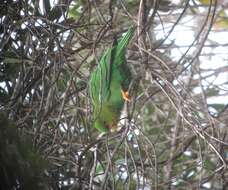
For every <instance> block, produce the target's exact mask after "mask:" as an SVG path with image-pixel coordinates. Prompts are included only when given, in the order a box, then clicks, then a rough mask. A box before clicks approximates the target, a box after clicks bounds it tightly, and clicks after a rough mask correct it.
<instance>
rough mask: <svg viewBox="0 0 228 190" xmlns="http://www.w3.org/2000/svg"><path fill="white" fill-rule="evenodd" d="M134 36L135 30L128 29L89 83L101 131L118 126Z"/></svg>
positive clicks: (129, 75)
mask: <svg viewBox="0 0 228 190" xmlns="http://www.w3.org/2000/svg"><path fill="white" fill-rule="evenodd" d="M133 33H134V29H133V27H131V28H129V30H128V31H127V33H126V34H125V35H124V36H123V37H122V38H121V39H120V40H118V41H117V42H114V43H113V46H112V47H111V48H108V49H107V50H106V51H105V53H104V54H103V56H102V57H101V60H100V62H99V64H98V66H97V68H96V69H95V71H93V73H92V75H91V78H90V81H89V92H90V96H91V99H92V104H93V120H94V127H95V128H97V129H98V130H99V131H101V132H108V131H109V130H110V128H112V127H113V128H114V127H116V125H117V123H118V120H119V117H120V114H121V110H122V108H123V105H124V99H123V96H122V94H121V90H124V91H127V90H128V86H129V84H130V81H131V72H130V69H129V68H128V66H127V64H126V59H125V50H126V47H127V45H128V44H129V42H130V40H131V38H132V36H133Z"/></svg>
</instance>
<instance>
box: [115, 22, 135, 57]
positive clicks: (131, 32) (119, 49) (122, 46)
mask: <svg viewBox="0 0 228 190" xmlns="http://www.w3.org/2000/svg"><path fill="white" fill-rule="evenodd" d="M134 31H135V29H134V27H133V26H131V27H130V28H129V29H128V31H127V33H126V34H125V35H124V36H123V37H122V38H121V39H120V40H119V41H118V42H117V46H116V56H117V57H119V56H121V54H123V52H124V50H125V48H126V47H127V45H128V44H129V42H130V40H131V38H132V37H133V35H134Z"/></svg>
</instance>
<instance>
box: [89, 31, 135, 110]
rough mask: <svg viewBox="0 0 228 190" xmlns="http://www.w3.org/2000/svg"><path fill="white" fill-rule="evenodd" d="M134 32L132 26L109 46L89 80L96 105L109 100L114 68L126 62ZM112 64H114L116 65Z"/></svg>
mask: <svg viewBox="0 0 228 190" xmlns="http://www.w3.org/2000/svg"><path fill="white" fill-rule="evenodd" d="M133 33H134V28H133V27H130V28H129V29H128V31H127V33H126V34H125V35H124V37H123V38H122V39H120V40H119V41H118V42H117V44H114V45H113V46H112V47H111V48H108V49H107V50H106V52H105V53H104V54H103V56H102V58H101V60H100V62H99V64H98V66H97V68H96V70H95V71H94V72H93V73H92V75H91V79H90V82H89V91H90V96H91V99H92V103H93V104H94V105H96V104H102V101H108V98H109V96H110V84H111V77H112V69H113V68H114V67H116V66H118V65H121V64H123V63H125V57H124V56H125V49H126V46H127V45H128V43H129V41H130V39H131V38H132V36H133ZM112 64H114V67H113V66H112Z"/></svg>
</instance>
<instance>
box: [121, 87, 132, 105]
mask: <svg viewBox="0 0 228 190" xmlns="http://www.w3.org/2000/svg"><path fill="white" fill-rule="evenodd" d="M121 94H122V97H123V99H124V100H125V101H127V102H130V101H131V98H130V96H129V93H128V91H126V92H125V91H124V90H121Z"/></svg>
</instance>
